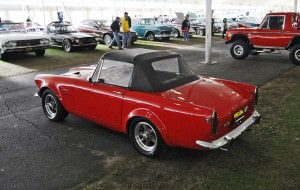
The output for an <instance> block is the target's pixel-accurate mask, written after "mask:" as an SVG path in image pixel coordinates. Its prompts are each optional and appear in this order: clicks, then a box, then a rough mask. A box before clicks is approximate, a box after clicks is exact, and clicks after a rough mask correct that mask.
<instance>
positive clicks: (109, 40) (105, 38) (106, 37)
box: [103, 34, 114, 46]
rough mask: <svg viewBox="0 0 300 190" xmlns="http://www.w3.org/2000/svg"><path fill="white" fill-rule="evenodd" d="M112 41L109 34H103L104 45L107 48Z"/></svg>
mask: <svg viewBox="0 0 300 190" xmlns="http://www.w3.org/2000/svg"><path fill="white" fill-rule="evenodd" d="M112 40H113V37H112V36H111V35H110V34H105V35H104V36H103V41H104V44H105V45H107V46H109V45H110V44H111V42H112ZM113 45H114V44H113Z"/></svg>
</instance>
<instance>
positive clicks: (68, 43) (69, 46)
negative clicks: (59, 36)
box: [64, 40, 71, 52]
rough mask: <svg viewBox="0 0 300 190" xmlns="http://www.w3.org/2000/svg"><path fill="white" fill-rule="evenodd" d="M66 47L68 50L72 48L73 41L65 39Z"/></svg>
mask: <svg viewBox="0 0 300 190" xmlns="http://www.w3.org/2000/svg"><path fill="white" fill-rule="evenodd" d="M64 49H65V50H66V51H68V52H69V51H70V50H71V43H70V42H69V40H65V41H64Z"/></svg>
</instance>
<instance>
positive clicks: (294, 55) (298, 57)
mask: <svg viewBox="0 0 300 190" xmlns="http://www.w3.org/2000/svg"><path fill="white" fill-rule="evenodd" d="M290 60H291V62H292V63H293V64H295V65H300V45H296V46H294V47H293V48H292V49H291V51H290Z"/></svg>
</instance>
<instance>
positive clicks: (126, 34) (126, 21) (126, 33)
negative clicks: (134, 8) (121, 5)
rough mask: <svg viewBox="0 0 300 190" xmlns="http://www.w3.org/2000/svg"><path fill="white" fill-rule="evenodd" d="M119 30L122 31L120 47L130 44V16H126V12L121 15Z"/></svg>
mask: <svg viewBox="0 0 300 190" xmlns="http://www.w3.org/2000/svg"><path fill="white" fill-rule="evenodd" d="M121 23H122V24H121V31H122V33H123V37H122V48H125V47H126V46H130V44H131V34H130V27H131V18H130V17H129V16H128V13H127V12H125V13H124V17H122V21H121Z"/></svg>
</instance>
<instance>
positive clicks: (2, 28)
mask: <svg viewBox="0 0 300 190" xmlns="http://www.w3.org/2000/svg"><path fill="white" fill-rule="evenodd" d="M7 32H26V29H25V27H24V24H23V23H0V33H7Z"/></svg>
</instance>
